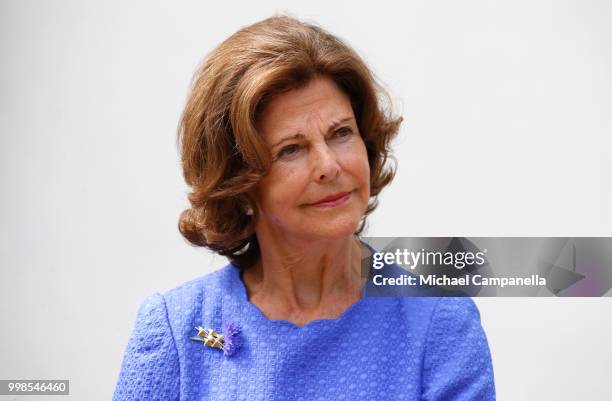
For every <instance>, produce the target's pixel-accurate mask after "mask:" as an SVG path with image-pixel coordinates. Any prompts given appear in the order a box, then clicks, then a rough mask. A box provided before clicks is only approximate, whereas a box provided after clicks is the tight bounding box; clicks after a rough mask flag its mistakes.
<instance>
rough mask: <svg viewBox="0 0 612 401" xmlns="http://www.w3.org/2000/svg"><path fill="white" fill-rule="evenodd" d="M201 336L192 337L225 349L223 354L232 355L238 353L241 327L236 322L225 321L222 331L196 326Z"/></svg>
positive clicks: (204, 343)
mask: <svg viewBox="0 0 612 401" xmlns="http://www.w3.org/2000/svg"><path fill="white" fill-rule="evenodd" d="M195 329H196V330H197V331H198V336H199V337H191V339H192V340H194V341H199V342H201V343H202V345H204V346H206V347H211V348H217V349H220V350H223V354H224V355H227V356H232V355H234V354H235V353H236V351H237V350H238V348H239V347H240V344H241V343H240V338H239V337H238V334H240V328H239V327H238V325H236V324H235V323H227V324H226V323H224V324H223V325H222V328H221V329H222V331H223V332H222V333H219V332H217V331H216V330H213V329H205V328H203V327H200V326H198V327H196V328H195Z"/></svg>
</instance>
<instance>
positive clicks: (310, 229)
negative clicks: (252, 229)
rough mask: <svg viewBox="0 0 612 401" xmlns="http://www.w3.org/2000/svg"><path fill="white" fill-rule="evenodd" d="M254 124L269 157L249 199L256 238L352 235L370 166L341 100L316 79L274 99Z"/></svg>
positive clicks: (365, 194) (367, 186) (365, 193)
mask: <svg viewBox="0 0 612 401" xmlns="http://www.w3.org/2000/svg"><path fill="white" fill-rule="evenodd" d="M258 126H259V130H260V132H261V133H262V134H263V136H264V139H265V142H266V144H267V145H268V148H269V150H270V152H271V154H272V160H273V162H272V165H271V168H270V170H269V172H268V174H267V175H266V176H265V177H264V178H263V179H262V180H261V181H260V183H259V184H258V186H257V188H256V191H255V195H254V196H255V200H256V203H257V207H258V208H259V216H260V218H259V220H258V222H257V224H256V232H257V234H258V236H260V235H272V236H274V237H276V238H277V239H289V238H301V239H310V240H316V239H321V238H327V239H337V238H341V237H346V236H349V235H352V234H353V233H354V232H355V231H356V229H357V227H358V224H359V221H360V219H361V217H362V216H363V214H364V212H365V210H366V208H367V205H368V200H369V197H370V166H369V164H368V157H367V153H366V148H365V144H364V142H363V140H362V139H361V135H360V133H359V130H358V128H357V122H356V120H355V116H354V114H353V109H352V107H351V102H350V99H349V97H348V96H347V95H346V94H344V92H342V91H341V90H340V89H339V88H338V86H337V85H336V84H335V83H334V81H332V80H331V79H330V78H327V77H317V78H314V79H313V80H311V81H310V82H309V83H308V84H307V85H306V86H305V87H302V88H299V89H294V90H291V91H288V92H285V93H282V94H280V95H278V96H276V97H274V98H273V99H272V100H271V101H270V102H269V103H268V105H267V106H266V107H265V109H264V110H263V113H262V115H261V117H260V120H259V121H258ZM326 198H331V201H327V202H326V201H322V200H323V199H326Z"/></svg>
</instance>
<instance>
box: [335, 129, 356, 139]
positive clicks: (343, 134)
mask: <svg viewBox="0 0 612 401" xmlns="http://www.w3.org/2000/svg"><path fill="white" fill-rule="evenodd" d="M352 133H353V130H352V129H351V128H350V127H342V128H340V129H339V130H338V131H336V132H335V133H334V137H336V138H344V137H347V136H349V135H351V134H352Z"/></svg>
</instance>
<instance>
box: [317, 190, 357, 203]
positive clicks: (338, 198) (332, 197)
mask: <svg viewBox="0 0 612 401" xmlns="http://www.w3.org/2000/svg"><path fill="white" fill-rule="evenodd" d="M350 194H351V193H350V192H339V193H337V194H333V195H330V196H326V197H325V198H322V199H319V200H318V201H317V202H315V203H313V204H312V205H313V206H323V205H328V204H329V205H332V204H335V203H338V201H343V200H344V199H345V198H348V195H350Z"/></svg>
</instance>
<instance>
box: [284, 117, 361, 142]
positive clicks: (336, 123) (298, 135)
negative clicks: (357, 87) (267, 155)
mask: <svg viewBox="0 0 612 401" xmlns="http://www.w3.org/2000/svg"><path fill="white" fill-rule="evenodd" d="M353 119H354V117H352V116H346V117H342V118H340V119H338V120H335V121H332V123H331V124H330V125H329V127H328V128H327V132H330V131H333V130H335V129H336V128H338V126H339V125H341V124H343V123H345V122H348V121H352V120H353ZM305 137H306V136H305V135H304V134H302V133H300V132H298V133H296V134H293V135H291V136H287V137H285V138H283V139H281V140H280V141H278V142H276V143H275V144H274V145H272V148H275V147H277V146H278V145H280V144H281V143H283V142H285V141H288V140H291V139H303V138H305Z"/></svg>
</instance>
